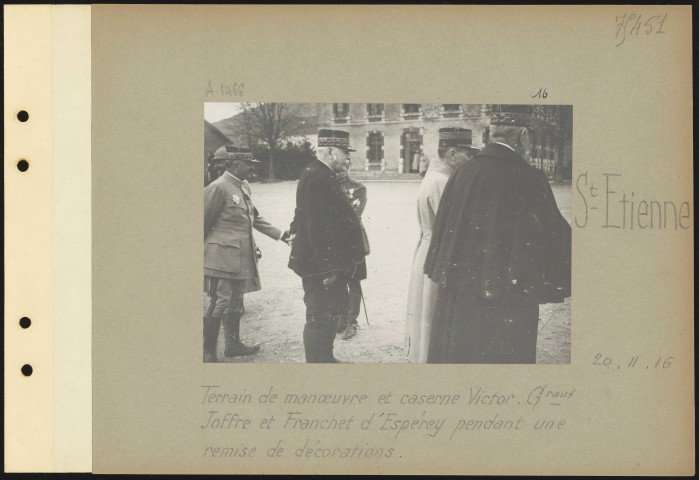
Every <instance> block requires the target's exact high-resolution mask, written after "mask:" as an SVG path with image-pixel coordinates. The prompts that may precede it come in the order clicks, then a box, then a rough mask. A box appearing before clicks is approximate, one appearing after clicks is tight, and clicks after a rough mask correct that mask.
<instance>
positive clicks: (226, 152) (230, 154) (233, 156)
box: [214, 145, 260, 163]
mask: <svg viewBox="0 0 699 480" xmlns="http://www.w3.org/2000/svg"><path fill="white" fill-rule="evenodd" d="M214 160H242V161H244V162H251V163H260V161H259V160H255V157H253V156H252V150H250V149H249V148H243V147H235V146H233V145H224V146H222V147H219V149H218V150H216V153H215V154H214Z"/></svg>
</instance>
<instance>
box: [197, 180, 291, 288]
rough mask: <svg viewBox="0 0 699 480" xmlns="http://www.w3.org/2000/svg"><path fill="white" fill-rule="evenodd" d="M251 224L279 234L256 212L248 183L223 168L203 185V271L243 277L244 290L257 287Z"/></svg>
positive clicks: (276, 234)
mask: <svg viewBox="0 0 699 480" xmlns="http://www.w3.org/2000/svg"><path fill="white" fill-rule="evenodd" d="M253 228H255V230H258V231H260V232H262V233H264V234H265V235H267V236H268V237H271V238H273V239H274V240H279V239H280V238H281V235H282V232H281V230H279V229H278V228H276V227H274V226H273V225H271V224H270V223H269V222H267V221H266V220H265V219H264V218H262V217H261V216H260V214H259V213H258V211H257V209H256V208H255V206H254V205H253V203H252V198H251V192H250V185H249V184H248V183H247V182H246V181H241V180H239V179H237V178H236V177H234V176H233V175H231V174H230V173H228V172H224V174H223V175H221V176H220V177H219V178H217V179H216V180H214V181H213V182H211V183H210V184H209V185H208V186H207V187H206V188H205V189H204V274H205V275H208V276H211V277H218V278H231V279H235V280H246V281H247V282H246V289H245V290H246V292H254V291H257V290H260V288H262V286H261V284H260V278H259V274H258V270H257V255H255V249H256V245H255V239H254V237H253V235H252V229H253Z"/></svg>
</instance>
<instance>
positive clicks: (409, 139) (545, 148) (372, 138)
mask: <svg viewBox="0 0 699 480" xmlns="http://www.w3.org/2000/svg"><path fill="white" fill-rule="evenodd" d="M401 140H402V141H401V144H402V145H404V148H405V143H417V145H415V146H413V150H419V149H420V148H421V147H422V136H421V135H419V133H417V132H412V131H405V133H404V134H403V138H402V139H401ZM383 146H384V135H383V133H382V132H371V133H369V134H368V135H367V137H366V148H367V150H366V158H367V161H368V162H380V161H381V160H383ZM402 153H403V152H402V151H401V154H402ZM554 159H555V151H554V147H553V145H541V144H534V145H532V161H533V162H539V165H538V166H539V168H541V161H551V162H552V161H554Z"/></svg>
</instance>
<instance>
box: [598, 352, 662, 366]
mask: <svg viewBox="0 0 699 480" xmlns="http://www.w3.org/2000/svg"><path fill="white" fill-rule="evenodd" d="M674 358H675V357H654V358H650V357H648V358H644V359H643V360H641V357H640V356H639V355H633V356H631V357H630V358H627V359H624V360H621V361H619V362H617V361H615V360H613V359H612V358H611V357H609V356H606V355H602V354H601V353H597V354H595V358H593V359H592V365H594V366H597V367H602V368H610V369H613V370H621V369H622V368H624V369H628V368H639V369H643V370H648V369H666V368H670V367H671V366H672V360H673V359H674Z"/></svg>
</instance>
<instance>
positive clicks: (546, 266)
mask: <svg viewBox="0 0 699 480" xmlns="http://www.w3.org/2000/svg"><path fill="white" fill-rule="evenodd" d="M570 260H571V229H570V225H569V224H568V222H566V220H565V219H564V218H563V216H562V215H561V213H560V211H559V210H558V207H557V205H556V200H555V198H554V196H553V192H552V190H551V187H550V185H549V183H548V180H547V179H546V176H545V174H544V173H543V172H542V171H541V170H539V169H537V168H535V167H533V166H531V165H529V164H528V163H527V162H526V161H525V160H524V158H522V157H521V156H520V155H518V154H517V153H515V152H514V151H512V150H510V149H509V148H507V147H506V146H504V145H500V144H495V143H493V144H490V145H488V146H487V147H485V148H484V149H483V150H482V151H481V153H480V154H479V155H477V156H476V157H474V158H473V159H471V160H470V161H468V162H466V163H465V164H464V165H462V166H461V167H460V168H459V169H458V170H457V171H456V172H455V173H454V175H452V176H451V178H450V180H449V182H448V183H447V185H446V187H445V190H444V194H443V196H442V200H441V202H440V204H439V209H438V212H437V218H436V220H435V226H434V229H433V235H432V241H431V243H430V249H429V252H428V255H427V259H426V261H425V273H426V274H427V275H428V276H429V277H430V278H431V279H432V280H434V281H435V282H437V283H439V284H440V285H441V286H442V287H444V288H446V289H448V290H453V291H457V292H461V293H463V294H467V295H470V296H477V297H480V298H481V299H483V300H486V301H488V302H497V303H500V304H509V305H516V304H528V305H536V304H543V303H559V302H562V301H563V300H564V299H565V298H566V297H569V296H570V282H571V270H570Z"/></svg>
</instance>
